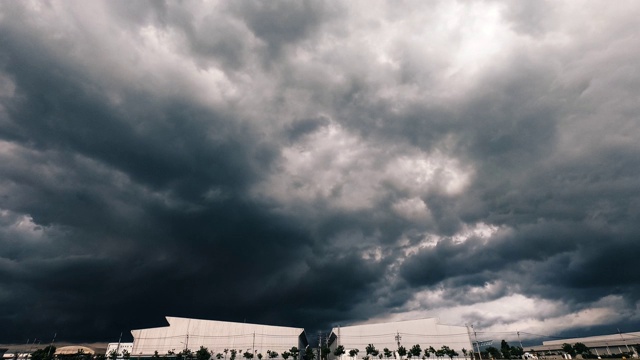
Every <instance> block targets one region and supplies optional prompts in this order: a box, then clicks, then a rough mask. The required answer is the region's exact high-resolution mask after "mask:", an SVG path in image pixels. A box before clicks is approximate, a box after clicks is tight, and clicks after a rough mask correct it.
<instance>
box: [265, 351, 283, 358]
mask: <svg viewBox="0 0 640 360" xmlns="http://www.w3.org/2000/svg"><path fill="white" fill-rule="evenodd" d="M267 355H269V359H275V358H277V357H278V355H280V354H278V352H276V351H271V350H267Z"/></svg>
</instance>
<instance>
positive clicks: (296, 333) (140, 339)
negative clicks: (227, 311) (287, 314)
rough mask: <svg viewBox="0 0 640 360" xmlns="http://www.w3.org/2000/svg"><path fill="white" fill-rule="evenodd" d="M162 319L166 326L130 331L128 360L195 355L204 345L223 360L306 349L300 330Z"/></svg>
mask: <svg viewBox="0 0 640 360" xmlns="http://www.w3.org/2000/svg"><path fill="white" fill-rule="evenodd" d="M166 319H167V322H168V323H169V326H163V327H158V328H149V329H139V330H132V331H131V334H132V335H133V347H132V350H131V357H132V358H133V357H147V356H152V355H153V354H154V353H155V352H156V351H157V352H158V354H159V355H160V356H162V355H165V354H167V353H168V352H170V351H171V352H175V353H179V352H181V351H183V350H185V349H189V350H191V351H193V352H196V351H198V349H200V347H201V346H204V347H206V348H207V349H208V350H209V351H210V352H211V353H213V354H214V355H216V354H218V353H220V354H223V355H224V357H225V359H230V358H231V350H236V351H237V355H236V360H242V359H243V354H244V353H245V352H249V353H252V354H254V360H257V355H258V354H262V356H263V358H264V359H269V356H268V355H267V352H277V353H278V354H279V355H278V356H277V357H276V358H274V359H282V356H281V354H282V353H283V352H284V351H288V350H289V349H291V348H292V347H294V346H295V347H297V348H298V349H301V350H304V348H305V346H307V339H306V336H305V334H304V329H302V328H292V327H283V326H270V325H258V324H246V323H235V322H225V321H214V320H199V319H189V318H180V317H169V316H168V317H166ZM225 349H227V350H228V351H227V352H225V351H224V350H225Z"/></svg>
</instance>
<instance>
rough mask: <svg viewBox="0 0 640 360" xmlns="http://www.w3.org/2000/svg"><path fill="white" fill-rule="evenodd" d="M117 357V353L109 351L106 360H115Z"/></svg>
mask: <svg viewBox="0 0 640 360" xmlns="http://www.w3.org/2000/svg"><path fill="white" fill-rule="evenodd" d="M117 357H118V352H117V351H115V350H111V351H109V356H108V358H109V359H111V360H116V358H117Z"/></svg>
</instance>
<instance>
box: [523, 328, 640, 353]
mask: <svg viewBox="0 0 640 360" xmlns="http://www.w3.org/2000/svg"><path fill="white" fill-rule="evenodd" d="M576 343H583V344H584V345H585V346H587V347H588V348H589V350H591V353H592V354H594V355H596V356H600V357H602V356H610V355H617V354H622V353H627V354H633V357H634V358H637V357H638V351H637V348H636V346H638V345H639V344H640V332H628V333H616V334H609V335H598V336H588V337H581V338H569V339H562V340H550V341H543V342H542V345H537V346H533V347H531V350H533V351H534V352H536V353H539V354H541V355H544V354H547V353H560V352H562V345H564V344H569V345H572V346H573V345H575V344H576Z"/></svg>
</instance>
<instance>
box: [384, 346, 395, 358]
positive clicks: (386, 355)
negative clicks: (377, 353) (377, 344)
mask: <svg viewBox="0 0 640 360" xmlns="http://www.w3.org/2000/svg"><path fill="white" fill-rule="evenodd" d="M382 352H383V353H384V357H385V358H386V359H388V358H390V357H391V356H393V353H392V352H391V350H389V348H384V349H382Z"/></svg>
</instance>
